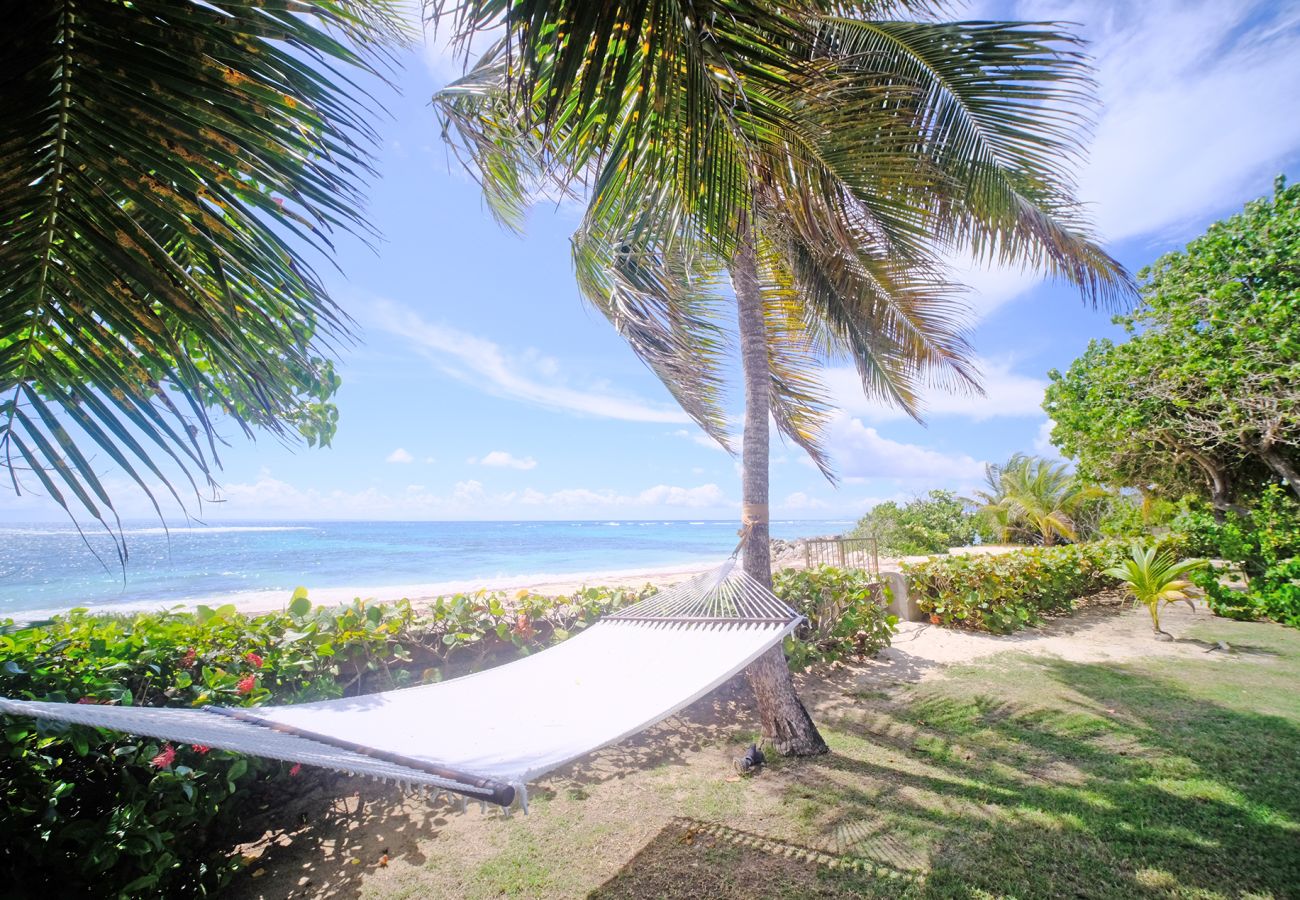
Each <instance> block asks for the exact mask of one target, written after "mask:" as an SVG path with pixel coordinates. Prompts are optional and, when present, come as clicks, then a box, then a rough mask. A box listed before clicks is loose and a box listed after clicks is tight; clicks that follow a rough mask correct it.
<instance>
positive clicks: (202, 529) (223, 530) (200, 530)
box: [122, 525, 313, 535]
mask: <svg viewBox="0 0 1300 900" xmlns="http://www.w3.org/2000/svg"><path fill="white" fill-rule="evenodd" d="M312 530H313V529H312V528H310V527H309V526H307V525H200V526H197V527H195V528H186V527H183V526H182V527H180V528H127V529H125V530H124V531H123V532H122V533H123V534H171V535H176V534H227V533H233V532H242V531H312Z"/></svg>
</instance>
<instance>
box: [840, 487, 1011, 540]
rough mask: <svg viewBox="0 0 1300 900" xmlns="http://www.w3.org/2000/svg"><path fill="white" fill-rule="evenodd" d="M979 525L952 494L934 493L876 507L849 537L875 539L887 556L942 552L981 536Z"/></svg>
mask: <svg viewBox="0 0 1300 900" xmlns="http://www.w3.org/2000/svg"><path fill="white" fill-rule="evenodd" d="M981 525H982V523H981V520H980V519H979V517H977V516H976V515H974V514H973V513H971V512H970V511H969V510H968V509H967V505H966V503H965V502H964V501H963V500H961V498H959V497H958V496H957V495H956V494H954V493H952V492H951V491H938V490H936V491H930V492H929V493H928V494H926V495H925V496H924V497H916V498H913V499H912V500H909V501H908V502H907V503H906V504H904V505H902V506H899V505H898V504H897V503H895V502H894V501H892V500H887V501H885V502H884V503H878V504H876V506H874V507H872V509H871V511H870V512H869V513H867V514H866V515H865V516H863V517H862V518H861V519H860V520H859V521H858V524H857V527H855V528H854V530H853V532H852V534H853V535H854V536H859V537H875V538H876V540H877V541H878V542H879V545H880V549H881V550H883V551H885V552H888V553H898V554H903V555H912V554H921V553H942V552H943V551H945V550H947V549H948V548H950V547H962V546H965V545H967V544H973V543H975V542H976V541H977V540H980V539H982V538H983V537H985V532H984V529H983V528H982V527H981Z"/></svg>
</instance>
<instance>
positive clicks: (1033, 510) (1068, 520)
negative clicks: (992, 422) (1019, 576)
mask: <svg viewBox="0 0 1300 900" xmlns="http://www.w3.org/2000/svg"><path fill="white" fill-rule="evenodd" d="M984 481H985V483H986V484H987V485H988V488H987V490H981V491H976V492H975V500H974V501H972V502H974V503H976V504H978V510H979V513H980V515H981V516H983V517H984V520H985V521H986V522H987V523H988V524H989V526H990V527H991V528H992V529H993V530H994V532H995V533H996V534H997V536H998V540H1000V541H1001V542H1003V543H1013V542H1015V543H1026V544H1042V545H1043V546H1044V547H1050V546H1052V545H1053V544H1055V543H1057V541H1060V540H1065V541H1077V540H1079V529H1078V525H1077V524H1076V521H1075V518H1076V516H1077V515H1078V514H1079V512H1080V511H1082V510H1083V509H1084V507H1085V506H1086V505H1087V504H1088V503H1089V502H1091V501H1095V500H1100V499H1102V498H1103V497H1104V496H1105V493H1106V492H1105V491H1104V490H1102V489H1101V488H1098V487H1096V486H1093V485H1090V484H1088V483H1086V482H1085V481H1084V480H1083V479H1081V478H1079V477H1078V476H1077V475H1075V474H1074V473H1073V472H1071V471H1070V468H1069V466H1067V465H1066V464H1065V463H1063V462H1053V461H1052V460H1049V459H1044V458H1043V457H1041V456H1030V455H1027V454H1024V453H1017V454H1014V455H1013V456H1012V457H1011V458H1010V459H1008V460H1007V461H1006V462H1005V463H1002V464H1001V465H996V464H993V463H987V464H985V466H984Z"/></svg>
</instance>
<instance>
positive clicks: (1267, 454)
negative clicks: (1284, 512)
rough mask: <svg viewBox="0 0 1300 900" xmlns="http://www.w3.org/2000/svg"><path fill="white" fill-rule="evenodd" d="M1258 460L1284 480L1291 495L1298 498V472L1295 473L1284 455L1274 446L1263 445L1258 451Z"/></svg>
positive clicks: (1299, 478)
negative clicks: (1261, 460) (1262, 461)
mask: <svg viewBox="0 0 1300 900" xmlns="http://www.w3.org/2000/svg"><path fill="white" fill-rule="evenodd" d="M1259 455H1260V458H1261V459H1263V460H1264V463H1265V464H1266V465H1267V466H1268V467H1269V468H1270V469H1272V470H1273V472H1274V473H1275V474H1277V475H1278V476H1279V477H1280V478H1284V479H1286V483H1287V486H1288V487H1290V488H1291V491H1292V493H1294V494H1295V495H1296V497H1297V498H1300V472H1297V471H1296V468H1295V466H1294V465H1292V464H1291V460H1289V459H1287V458H1286V455H1285V454H1283V453H1281V452H1279V451H1278V449H1277V445H1276V444H1264V445H1263V446H1262V447H1260V450H1259Z"/></svg>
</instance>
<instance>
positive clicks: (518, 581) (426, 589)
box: [0, 542, 1020, 624]
mask: <svg viewBox="0 0 1300 900" xmlns="http://www.w3.org/2000/svg"><path fill="white" fill-rule="evenodd" d="M786 543H787V545H792V544H794V543H795V542H786ZM1017 549H1020V548H1019V547H1018V545H1014V544H986V545H983V546H967V547H952V548H950V549H949V550H948V551H947V554H946V555H951V556H960V555H968V554H1002V553H1007V552H1011V551H1014V550H1017ZM943 555H945V554H930V555H925V556H903V557H885V556H882V557H881V558H880V571H881V572H897V571H899V566H900V565H903V564H910V563H919V562H924V561H925V560H927V559H930V558H933V557H934V556H943ZM721 559H722V557H719V558H718V559H711V560H709V561H708V562H707V563H702V562H693V563H677V564H673V565H665V566H653V567H648V568H647V567H638V568H636V569H604V570H596V571H586V572H573V573H567V574H566V573H535V574H531V575H512V576H501V577H496V578H479V579H458V580H452V581H439V582H424V583H415V584H395V585H372V586H366V585H361V586H354V585H347V586H342V587H328V588H314V589H313V588H310V587H308V594H307V595H308V597H309V598H310V599H311V601H312V603H313V605H315V606H341V605H346V604H348V603H351V602H352V601H353V600H355V599H365V600H368V601H373V602H377V603H392V602H395V601H397V600H410V601H411V603H412V604H415V605H419V604H422V603H431V602H432V601H434V600H436V599H437V598H438V597H445V596H449V595H451V594H461V593H473V592H475V591H480V590H481V591H489V592H491V591H502V592H509V591H519V590H526V591H528V592H529V593H530V594H542V595H545V596H552V597H555V596H565V595H569V594H573V593H576V592H577V591H579V590H581V589H583V588H585V587H611V588H613V587H630V588H640V587H644V586H645V585H648V584H652V585H655V586H657V587H665V586H667V585H671V584H675V583H677V582H678V581H682V580H683V579H686V578H691V577H694V576H696V575H699V574H701V573H703V572H707V571H709V570H710V569H712V568H715V567H716V566H717V565H718V564H719V563H720V562H721ZM773 564H774V566H773V567H774V569H775V568H796V569H802V568H803V567H804V561H803V558H802V557H801V556H800V555H799V554H798V553H789V552H787V553H784V554H780V555H774V557H773ZM292 595H293V591H292V590H261V591H241V592H236V593H226V594H214V595H211V596H206V597H187V598H184V599H177V600H173V601H166V600H140V601H130V602H125V603H99V604H85V605H82V606H62V607H57V608H45V609H26V610H15V611H14V612H13V613H11V614H0V620H3V619H6V618H12V619H13V621H14V622H16V623H19V624H23V623H26V622H34V621H38V620H41V619H47V618H50V617H51V616H56V615H60V614H63V613H67V612H68V611H69V610H71V609H88V610H90V611H91V612H93V613H99V614H107V615H113V614H134V613H141V612H161V611H164V610H182V611H192V610H194V609H196V608H197V607H199V606H200V605H202V606H210V607H218V606H226V605H230V606H234V607H235V609H236V610H238V611H239V612H241V613H244V614H247V615H256V614H259V613H269V612H280V611H282V610H284V609H286V608H288V605H289V601H290V599H291V598H292Z"/></svg>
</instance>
